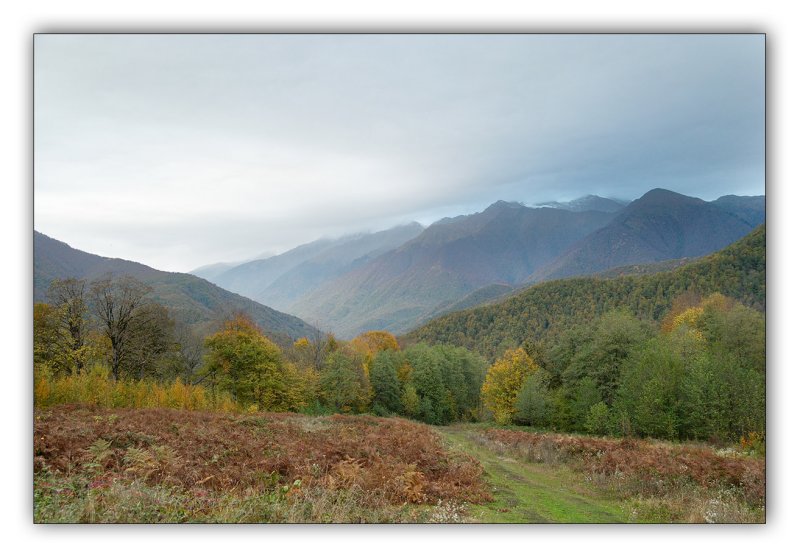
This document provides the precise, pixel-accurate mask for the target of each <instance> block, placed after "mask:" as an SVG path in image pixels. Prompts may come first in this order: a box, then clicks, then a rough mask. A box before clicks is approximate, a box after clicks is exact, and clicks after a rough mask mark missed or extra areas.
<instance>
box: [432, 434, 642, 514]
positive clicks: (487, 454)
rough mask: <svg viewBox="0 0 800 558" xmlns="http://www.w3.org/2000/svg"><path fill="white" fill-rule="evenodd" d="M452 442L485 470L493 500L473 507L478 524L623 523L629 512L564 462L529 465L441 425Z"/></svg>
mask: <svg viewBox="0 0 800 558" xmlns="http://www.w3.org/2000/svg"><path fill="white" fill-rule="evenodd" d="M438 431H439V432H440V433H441V434H442V436H443V438H444V440H445V442H446V443H447V445H448V446H449V447H451V448H453V449H455V450H458V451H463V452H465V453H468V454H470V455H472V456H473V457H475V458H476V459H478V460H479V461H480V462H481V464H482V465H483V467H484V469H485V470H486V474H487V476H488V478H487V482H488V483H489V486H490V487H491V490H492V494H493V496H494V498H495V500H494V502H490V503H488V504H481V505H475V506H471V508H470V509H469V515H470V518H471V519H472V521H475V522H478V523H620V522H626V521H628V516H627V513H626V512H625V510H624V509H623V508H622V506H621V504H620V502H619V501H616V500H612V499H609V498H608V497H606V496H604V495H602V494H600V493H599V492H597V491H596V490H593V489H592V488H591V487H589V486H587V485H586V483H584V482H582V480H581V478H580V477H579V475H578V474H577V473H575V472H574V471H571V470H569V469H568V468H566V467H564V466H560V465H554V466H551V465H546V464H541V463H526V462H523V461H519V460H516V459H513V458H511V457H509V456H504V455H500V454H497V453H495V452H493V451H492V450H491V449H489V448H487V447H485V446H483V445H481V444H480V443H478V442H477V441H476V440H475V435H476V434H477V432H475V431H474V430H470V429H468V428H465V427H462V426H450V427H442V428H439V429H438Z"/></svg>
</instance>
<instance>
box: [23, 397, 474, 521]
mask: <svg viewBox="0 0 800 558" xmlns="http://www.w3.org/2000/svg"><path fill="white" fill-rule="evenodd" d="M482 477H483V468H482V467H481V465H480V464H479V463H478V461H477V460H476V459H474V458H472V457H470V456H468V455H465V454H462V453H457V452H452V451H448V450H447V449H446V448H445V447H444V446H443V443H442V440H441V438H440V437H439V435H438V434H437V433H436V432H435V431H434V430H433V429H431V428H430V427H427V426H424V425H421V424H417V423H414V422H411V421H407V420H403V419H395V418H392V419H384V418H376V417H367V416H342V415H334V416H329V417H308V416H305V415H299V414H291V413H283V414H274V413H258V414H224V413H212V412H200V411H180V410H172V409H103V408H93V407H87V406H79V405H62V406H55V407H49V408H47V409H40V410H37V411H36V416H35V421H34V516H35V517H34V519H35V521H37V522H113V523H138V522H159V523H160V522H169V523H172V522H224V523H229V522H232V523H262V522H289V523H301V522H347V523H350V522H437V521H438V522H441V521H456V520H458V519H459V518H458V517H457V513H458V511H457V510H458V509H460V507H462V506H463V505H464V504H465V503H478V502H482V501H486V500H488V499H489V493H488V490H487V486H486V484H485V482H484V480H483V478H482Z"/></svg>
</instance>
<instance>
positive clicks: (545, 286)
mask: <svg viewBox="0 0 800 558" xmlns="http://www.w3.org/2000/svg"><path fill="white" fill-rule="evenodd" d="M687 291H694V292H696V293H697V294H698V295H701V296H705V295H709V294H711V293H714V292H719V293H722V294H724V295H726V296H730V297H732V298H734V299H736V300H739V301H741V302H742V303H744V304H746V305H747V306H750V307H753V308H756V309H759V310H764V309H765V305H766V228H765V226H764V225H761V226H759V227H758V228H756V229H755V230H754V231H753V232H751V233H750V234H748V235H747V236H745V237H744V238H742V239H741V240H739V241H737V242H735V243H733V244H731V245H730V246H728V247H727V248H725V249H723V250H721V251H719V252H717V253H715V254H712V255H709V256H705V257H703V258H700V259H698V260H697V261H695V262H693V263H689V264H686V265H684V266H683V267H680V268H678V269H675V270H672V271H666V272H662V273H656V274H654V275H644V276H623V277H618V278H614V279H600V278H574V279H561V280H557V281H549V282H546V283H542V284H539V285H535V286H533V287H531V288H529V289H527V290H525V291H523V292H521V293H519V294H517V295H514V296H512V297H510V298H508V299H506V300H504V301H502V302H500V303H498V304H491V305H487V306H483V307H480V308H475V309H472V310H465V311H461V312H456V313H453V314H449V315H447V316H443V317H441V318H437V319H434V320H432V321H431V322H429V323H427V324H425V325H424V326H422V327H420V328H417V329H416V330H414V331H412V332H411V333H409V334H408V336H407V338H408V339H410V340H413V341H425V342H428V343H451V344H454V345H460V346H463V347H467V348H469V349H474V350H477V351H478V352H480V353H481V354H482V355H483V356H484V357H486V358H488V359H490V360H493V359H495V358H497V357H498V356H500V355H501V354H503V352H504V351H505V350H506V349H508V348H512V347H518V346H520V345H521V344H522V343H524V342H525V341H530V340H537V339H541V338H543V337H548V336H554V335H558V334H559V333H563V332H564V331H565V330H567V329H568V328H570V327H571V326H575V325H580V324H585V323H589V322H590V321H592V320H593V319H595V318H597V317H598V316H600V315H602V314H603V313H605V312H608V311H610V310H615V309H628V310H630V311H631V312H632V313H633V314H634V315H635V316H637V317H639V318H645V319H653V320H657V319H660V318H662V317H663V316H664V315H665V314H666V312H667V311H668V310H669V308H670V305H671V304H672V301H673V300H674V299H675V298H676V297H677V296H679V295H681V294H682V293H685V292H687Z"/></svg>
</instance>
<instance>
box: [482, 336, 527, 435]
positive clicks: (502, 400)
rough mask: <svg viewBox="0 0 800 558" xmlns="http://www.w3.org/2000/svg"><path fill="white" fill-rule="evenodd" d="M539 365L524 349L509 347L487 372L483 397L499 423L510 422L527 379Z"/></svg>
mask: <svg viewBox="0 0 800 558" xmlns="http://www.w3.org/2000/svg"><path fill="white" fill-rule="evenodd" d="M538 369H539V367H538V366H537V365H536V363H535V362H533V359H531V357H530V356H528V354H527V353H526V352H525V351H524V349H522V348H519V349H509V350H508V351H506V353H505V354H504V355H503V356H502V357H501V358H500V359H498V360H497V362H495V363H494V364H493V365H492V366H491V367H490V368H489V371H488V373H487V374H486V380H485V381H484V383H483V387H482V388H481V399H482V401H483V404H484V405H485V406H486V408H487V409H488V410H489V411H490V412H491V413H492V415H493V416H494V420H495V421H496V422H497V423H499V424H509V423H510V422H511V419H512V417H513V416H514V412H515V409H514V404H515V403H516V400H517V396H518V394H519V392H520V390H521V389H522V385H523V384H524V383H525V380H526V379H527V378H528V377H529V376H531V375H532V374H533V373H534V372H536V371H537V370H538Z"/></svg>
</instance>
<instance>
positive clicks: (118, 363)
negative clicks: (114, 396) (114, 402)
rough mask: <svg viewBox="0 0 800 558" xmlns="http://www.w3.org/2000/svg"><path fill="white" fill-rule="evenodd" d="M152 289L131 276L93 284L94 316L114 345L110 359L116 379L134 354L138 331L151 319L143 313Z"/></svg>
mask: <svg viewBox="0 0 800 558" xmlns="http://www.w3.org/2000/svg"><path fill="white" fill-rule="evenodd" d="M151 290H152V289H151V288H150V287H148V286H147V285H145V284H144V283H142V282H141V281H139V280H137V279H134V278H133V277H129V276H126V277H121V278H114V277H111V276H108V277H105V278H103V279H98V280H97V281H94V282H93V283H92V284H91V288H90V297H91V301H92V306H93V308H94V313H95V316H96V317H97V319H98V320H99V322H100V326H101V328H102V331H103V334H104V335H105V336H106V338H107V339H108V341H109V343H110V346H111V355H110V359H109V360H110V361H111V376H112V377H113V378H114V379H118V378H120V374H121V372H122V364H123V361H124V360H125V359H126V357H128V356H129V354H130V352H131V349H132V345H133V340H134V339H135V337H136V333H137V330H141V328H144V327H147V322H148V321H149V319H150V317H149V316H148V315H147V314H146V313H144V312H142V311H143V309H144V308H145V306H146V299H145V297H146V296H147V295H148V294H149V293H150V291H151ZM137 322H138V323H137Z"/></svg>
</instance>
